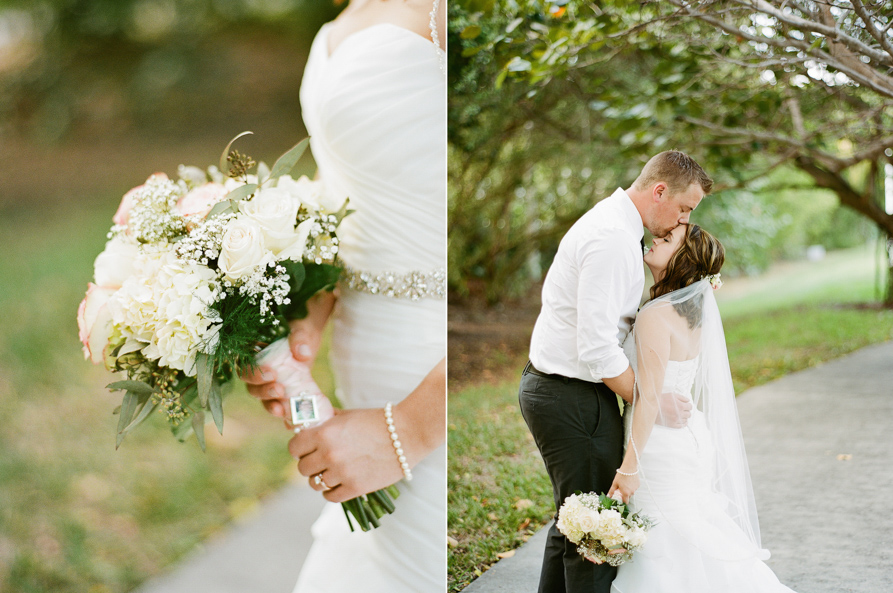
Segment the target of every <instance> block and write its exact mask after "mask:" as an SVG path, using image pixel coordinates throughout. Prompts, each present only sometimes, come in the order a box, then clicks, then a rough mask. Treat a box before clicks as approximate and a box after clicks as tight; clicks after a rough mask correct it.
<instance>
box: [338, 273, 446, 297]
mask: <svg viewBox="0 0 893 593" xmlns="http://www.w3.org/2000/svg"><path fill="white" fill-rule="evenodd" d="M340 282H341V283H342V285H343V286H345V287H347V288H349V289H350V290H355V291H357V292H365V293H368V294H381V295H384V296H388V297H392V298H395V299H409V300H411V301H417V300H419V299H423V298H432V299H442V298H446V269H445V268H438V269H436V270H434V271H431V272H418V271H413V272H408V273H406V274H397V273H394V272H380V273H377V274H376V273H373V272H360V271H358V270H354V269H351V268H350V267H348V266H344V271H343V272H341V280H340Z"/></svg>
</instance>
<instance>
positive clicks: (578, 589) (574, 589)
mask: <svg viewBox="0 0 893 593" xmlns="http://www.w3.org/2000/svg"><path fill="white" fill-rule="evenodd" d="M518 400H519V402H520V404H521V413H522V414H523V415H524V420H525V421H526V422H527V426H528V428H530V432H531V433H532V434H533V438H534V440H535V441H536V446H537V447H538V448H539V450H540V453H541V454H542V456H543V461H544V462H545V464H546V471H547V472H548V473H549V478H550V479H551V480H552V492H553V494H554V497H555V509H556V511H557V510H558V508H559V507H560V506H561V504H562V503H563V502H564V499H565V498H567V497H568V496H570V495H571V494H573V493H574V492H577V491H580V492H597V493H605V494H607V492H608V489H609V488H610V487H611V484H612V482H613V481H614V475H615V472H616V470H617V468H618V467H620V463H621V461H622V460H623V421H622V419H621V416H620V406H619V405H618V403H617V396H616V395H615V394H614V392H613V391H611V390H610V389H609V388H608V387H607V386H605V385H604V384H603V383H593V382H589V381H582V380H580V379H572V378H566V377H561V376H559V375H550V376H549V377H543V376H539V375H536V374H533V373H532V372H530V371H529V366H528V368H525V370H524V374H523V375H522V377H521V387H520V390H519V393H518ZM616 573H617V569H616V568H615V567H613V566H610V565H609V564H600V565H599V564H594V563H592V562H589V561H588V560H584V559H583V557H582V556H580V555H579V554H578V553H577V546H576V544H574V543H573V542H571V541H570V540H568V539H567V538H565V537H564V536H563V535H562V534H561V533H560V532H559V531H558V528H557V527H555V525H553V526H552V527H551V529H550V530H549V538H548V541H547V543H546V553H545V557H544V559H543V569H542V573H541V574H540V584H539V593H609V592H610V590H611V582H612V581H613V580H614V577H615V575H616Z"/></svg>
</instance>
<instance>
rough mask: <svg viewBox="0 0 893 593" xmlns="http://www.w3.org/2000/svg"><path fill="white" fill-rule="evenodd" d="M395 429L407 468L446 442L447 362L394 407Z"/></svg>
mask: <svg viewBox="0 0 893 593" xmlns="http://www.w3.org/2000/svg"><path fill="white" fill-rule="evenodd" d="M394 425H395V427H396V428H397V433H398V434H399V436H400V441H401V442H402V443H403V450H404V451H405V454H406V459H407V462H409V465H410V466H415V464H417V463H418V462H419V461H421V460H422V459H424V458H425V457H427V456H428V454H429V453H431V452H432V451H434V450H435V449H437V448H438V447H439V446H440V445H442V444H443V443H444V441H445V440H446V359H445V358H443V359H441V360H440V362H438V363H437V365H436V366H435V367H434V368H433V369H431V372H429V373H428V374H427V375H426V376H425V378H424V379H423V380H422V382H421V383H419V386H418V387H416V388H415V389H414V390H413V392H412V393H410V394H409V395H408V396H406V398H405V399H404V400H403V401H401V402H400V403H399V404H397V405H395V406H394Z"/></svg>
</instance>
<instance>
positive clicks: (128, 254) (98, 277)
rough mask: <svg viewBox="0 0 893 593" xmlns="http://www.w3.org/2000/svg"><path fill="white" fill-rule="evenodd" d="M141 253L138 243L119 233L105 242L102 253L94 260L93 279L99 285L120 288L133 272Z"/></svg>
mask: <svg viewBox="0 0 893 593" xmlns="http://www.w3.org/2000/svg"><path fill="white" fill-rule="evenodd" d="M138 254H139V248H138V247H137V244H136V243H134V242H133V241H131V240H129V239H128V238H127V237H125V236H124V235H117V236H116V237H115V238H114V239H112V240H111V241H109V242H108V243H106V244H105V249H104V250H103V252H102V253H100V254H99V255H98V256H96V261H94V262H93V279H94V280H95V281H96V284H97V285H98V286H104V287H108V288H120V287H121V285H122V284H124V281H125V280H127V279H128V278H129V277H130V276H131V275H132V274H133V265H134V261H135V260H136V256H137V255H138Z"/></svg>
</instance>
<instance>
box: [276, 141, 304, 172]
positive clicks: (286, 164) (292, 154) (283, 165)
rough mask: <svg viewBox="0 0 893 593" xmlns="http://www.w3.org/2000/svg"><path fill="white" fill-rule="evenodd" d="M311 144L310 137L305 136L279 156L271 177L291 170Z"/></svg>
mask: <svg viewBox="0 0 893 593" xmlns="http://www.w3.org/2000/svg"><path fill="white" fill-rule="evenodd" d="M309 144H310V138H304V139H303V140H301V141H300V142H298V143H297V144H295V145H294V146H293V147H292V148H291V149H290V150H289V151H288V152H286V153H285V154H284V155H282V156H281V157H279V158H278V159H277V160H276V162H275V163H274V164H273V170H272V171H270V179H277V178H279V177H282V176H283V175H285V174H286V173H288V172H289V171H291V170H292V169H293V168H294V166H295V165H296V164H297V162H298V159H300V158H301V156H302V155H303V154H304V151H305V150H307V146H308V145H309Z"/></svg>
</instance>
